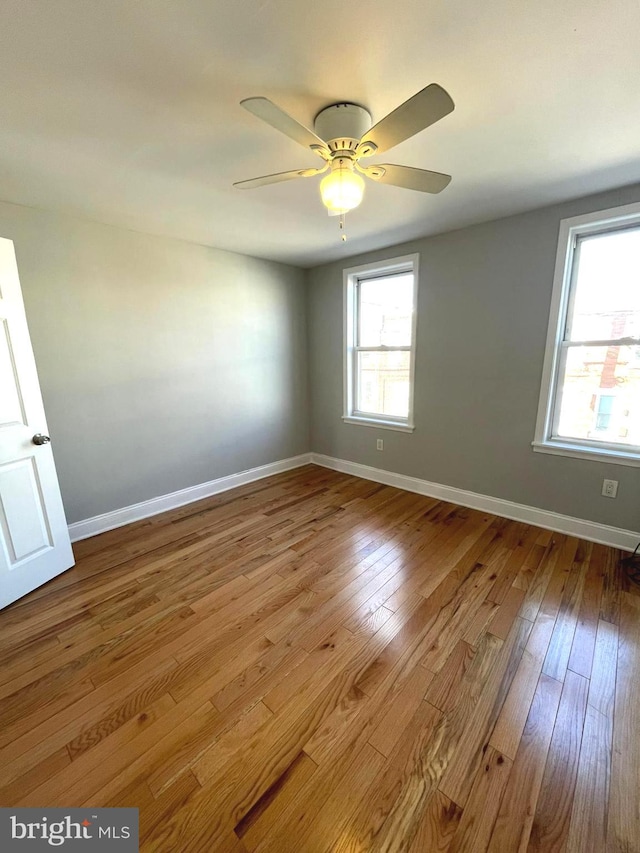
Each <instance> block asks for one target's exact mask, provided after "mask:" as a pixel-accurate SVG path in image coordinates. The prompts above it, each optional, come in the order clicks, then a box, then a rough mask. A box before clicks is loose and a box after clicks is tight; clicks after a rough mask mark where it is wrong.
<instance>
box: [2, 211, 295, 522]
mask: <svg viewBox="0 0 640 853" xmlns="http://www.w3.org/2000/svg"><path fill="white" fill-rule="evenodd" d="M0 236H3V237H10V238H12V239H13V240H14V242H15V247H16V254H17V258H18V268H19V271H20V279H21V284H22V292H23V296H24V301H25V306H26V311H27V319H28V323H29V330H30V334H31V340H32V344H33V348H34V352H35V357H36V363H37V366H38V373H39V376H40V385H41V388H42V392H43V397H44V403H45V410H46V414H47V420H48V422H49V429H50V432H51V436H52V440H53V448H54V456H55V460H56V465H57V469H58V476H59V479H60V485H61V489H62V495H63V500H64V504H65V509H66V512H67V519H68V521H69V522H73V521H77V520H79V519H84V518H88V517H91V516H93V515H96V514H98V513H102V512H105V511H108V510H112V509H117V508H120V507H123V506H127V505H128V504H132V503H135V502H137V501H142V500H145V499H147V498H150V497H154V496H156V495H162V494H166V493H167V492H172V491H175V490H176V489H181V488H185V487H187V486H192V485H195V484H197V483H202V482H205V481H207V480H211V479H214V478H217V477H222V476H225V475H227V474H231V473H235V472H238V471H242V470H244V469H247V468H251V467H254V466H257V465H262V464H265V463H268V462H273V461H275V460H278V459H284V458H286V457H289V456H294V455H296V454H299V453H303V452H306V451H307V450H308V449H309V428H308V398H307V375H308V374H307V363H306V320H305V312H306V291H305V286H304V274H303V272H302V271H301V270H298V269H295V268H293V267H289V266H285V265H282V264H276V263H272V262H269V261H261V260H257V259H253V258H249V257H245V256H242V255H236V254H232V253H229V252H223V251H218V250H215V249H208V248H204V247H201V246H196V245H192V244H189V243H184V242H180V241H177V240H170V239H165V238H157V237H151V236H148V235H144V234H137V233H132V232H130V231H125V230H122V229H118V228H111V227H108V226H103V225H98V224H94V223H91V222H87V221H81V220H77V219H73V218H71V217H66V216H60V215H55V214H49V213H44V212H41V211H36V210H33V209H30V208H26V207H21V206H16V205H10V204H0Z"/></svg>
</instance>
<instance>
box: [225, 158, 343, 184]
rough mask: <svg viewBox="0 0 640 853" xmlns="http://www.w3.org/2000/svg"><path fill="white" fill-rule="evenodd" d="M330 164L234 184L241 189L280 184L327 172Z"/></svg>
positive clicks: (277, 173) (278, 173)
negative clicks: (319, 167)
mask: <svg viewBox="0 0 640 853" xmlns="http://www.w3.org/2000/svg"><path fill="white" fill-rule="evenodd" d="M328 168H329V164H328V163H327V165H326V166H325V167H324V168H321V169H293V170H292V171H290V172H276V174H275V175H263V176H262V177H261V178H250V179H249V180H248V181H237V182H236V183H235V184H234V185H233V186H234V187H238V188H239V189H241V190H252V189H254V187H266V186H267V185H268V184H279V183H280V182H281V181H291V180H292V179H293V178H312V177H313V176H314V175H320V174H321V173H322V172H326V171H327V169H328Z"/></svg>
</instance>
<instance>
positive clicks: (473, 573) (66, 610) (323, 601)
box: [0, 466, 640, 853]
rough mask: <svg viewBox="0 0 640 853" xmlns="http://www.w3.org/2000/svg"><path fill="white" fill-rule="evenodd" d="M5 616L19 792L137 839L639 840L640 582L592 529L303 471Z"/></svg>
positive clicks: (623, 845)
mask: <svg viewBox="0 0 640 853" xmlns="http://www.w3.org/2000/svg"><path fill="white" fill-rule="evenodd" d="M75 552H76V557H77V566H76V567H75V568H74V569H72V570H71V571H69V572H67V573H65V574H64V575H62V576H61V577H59V578H57V579H55V580H54V581H52V582H50V583H49V584H47V585H46V586H45V587H43V588H41V589H39V590H36V591H35V592H34V593H31V594H30V595H29V596H28V597H26V598H24V599H22V600H21V601H20V602H17V603H16V604H14V605H12V606H11V607H9V608H7V609H5V610H4V611H2V612H1V613H0V662H1V663H2V666H1V668H0V804H1V805H3V806H22V805H24V806H26V805H33V806H80V805H91V806H116V805H117V806H122V805H127V806H137V807H138V808H139V809H140V826H141V849H142V850H144V851H167V853H168V851H181V853H183V852H185V853H186V851H206V852H207V853H227V851H229V853H288V851H296V853H365V851H367V852H368V851H385V853H393V851H408V853H470V852H471V851H473V852H474V853H476V851H477V853H482V851H489V852H490V853H512V851H513V853H516V851H517V852H518V853H520V851H522V853H523V852H524V851H543V853H556V851H557V853H561V851H562V852H563V853H587V851H592V853H639V851H640V805H639V803H640V800H639V798H638V789H639V780H640V775H639V774H640V737H639V732H640V594H639V590H638V588H636V587H633V586H632V585H631V584H630V583H629V582H628V581H627V580H626V578H625V577H624V576H623V574H622V573H621V571H620V570H619V568H618V559H619V554H618V553H617V552H615V551H614V550H613V549H610V548H607V547H605V546H601V545H595V544H592V543H588V542H583V541H580V540H578V539H574V538H572V537H569V536H564V535H561V534H556V533H551V532H549V531H546V530H542V529H540V528H534V527H530V526H527V525H525V524H521V523H517V522H513V521H507V520H505V519H501V518H497V517H495V516H491V515H488V514H484V513H481V512H476V511H473V510H468V509H464V508H461V507H457V506H453V505H451V504H447V503H444V502H441V501H437V500H434V499H430V498H425V497H422V496H418V495H414V494H409V493H406V492H401V491H398V490H396V489H392V488H390V487H386V486H380V485H378V484H375V483H371V482H368V481H365V480H359V479H356V478H354V477H350V476H347V475H343V474H339V473H336V472H333V471H328V470H325V469H322V468H317V467H313V466H308V467H305V468H302V469H298V470H296V471H292V472H289V473H286V474H282V475H278V476H276V477H272V478H269V479H267V480H262V481H260V482H258V483H253V484H250V485H247V486H243V487H241V488H239V489H235V490H233V491H230V492H226V493H224V494H222V495H218V496H216V497H214V498H210V499H207V500H204V501H200V502H199V503H197V504H191V505H189V506H186V507H183V508H181V509H179V510H175V511H173V512H170V513H166V514H164V515H162V516H156V517H154V518H152V519H149V520H146V521H144V522H139V523H137V524H133V525H130V526H129V527H126V528H121V529H119V530H115V531H111V532H109V533H105V534H103V535H102V536H98V537H95V538H93V539H88V540H85V541H84V542H80V543H77V544H76V546H75Z"/></svg>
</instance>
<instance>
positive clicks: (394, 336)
mask: <svg viewBox="0 0 640 853" xmlns="http://www.w3.org/2000/svg"><path fill="white" fill-rule="evenodd" d="M417 284H418V256H417V255H409V256H406V257H403V258H394V259H393V260H390V261H383V262H381V263H377V264H367V265H366V266H362V267H354V268H352V269H348V270H345V271H344V293H345V324H344V331H345V382H344V385H345V411H344V420H345V421H346V422H348V423H359V424H365V425H371V426H377V427H386V428H387V429H397V430H402V431H404V432H411V431H412V430H413V373H414V361H415V337H416V295H417V289H418V286H417Z"/></svg>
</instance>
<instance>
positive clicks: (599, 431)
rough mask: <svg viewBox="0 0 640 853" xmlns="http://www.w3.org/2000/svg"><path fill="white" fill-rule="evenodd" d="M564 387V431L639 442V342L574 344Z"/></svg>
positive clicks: (564, 435) (569, 435)
mask: <svg viewBox="0 0 640 853" xmlns="http://www.w3.org/2000/svg"><path fill="white" fill-rule="evenodd" d="M561 388H562V395H561V403H560V418H559V422H558V436H559V437H561V438H579V439H592V440H594V441H606V442H608V443H610V444H620V445H628V444H633V445H640V347H637V346H633V347H625V346H623V347H579V346H577V347H570V348H569V350H568V351H567V359H566V366H565V371H564V376H563V377H561Z"/></svg>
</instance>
